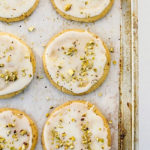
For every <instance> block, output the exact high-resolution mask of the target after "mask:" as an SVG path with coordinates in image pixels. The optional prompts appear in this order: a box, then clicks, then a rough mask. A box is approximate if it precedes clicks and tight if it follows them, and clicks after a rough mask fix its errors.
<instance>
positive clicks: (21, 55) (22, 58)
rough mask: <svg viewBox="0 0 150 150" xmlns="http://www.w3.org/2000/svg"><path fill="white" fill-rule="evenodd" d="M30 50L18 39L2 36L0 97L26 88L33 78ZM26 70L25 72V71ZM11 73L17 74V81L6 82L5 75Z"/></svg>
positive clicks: (0, 46)
mask: <svg viewBox="0 0 150 150" xmlns="http://www.w3.org/2000/svg"><path fill="white" fill-rule="evenodd" d="M30 57H31V54H30V51H29V48H28V47H27V46H26V45H24V44H23V43H21V42H20V41H19V40H18V39H16V38H14V37H12V36H10V35H8V34H3V35H0V65H4V66H3V67H0V95H7V94H10V93H13V92H16V91H19V90H21V89H23V88H24V87H26V86H27V85H28V84H29V83H30V82H31V80H32V78H33V66H32V63H31V61H30ZM24 70H25V71H24ZM7 71H9V72H10V73H11V72H17V76H18V78H17V80H15V81H9V80H7V81H6V80H5V78H7V77H6V76H5V77H3V75H4V74H5V73H6V72H7Z"/></svg>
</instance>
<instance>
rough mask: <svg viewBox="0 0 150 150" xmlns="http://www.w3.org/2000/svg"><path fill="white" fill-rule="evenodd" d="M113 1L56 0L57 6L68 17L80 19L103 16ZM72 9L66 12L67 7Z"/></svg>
mask: <svg viewBox="0 0 150 150" xmlns="http://www.w3.org/2000/svg"><path fill="white" fill-rule="evenodd" d="M110 1H111V0H54V3H55V5H56V6H57V7H58V8H59V9H60V10H61V11H62V12H65V13H66V14H68V15H71V16H73V17H78V18H87V17H93V16H97V15H99V14H101V13H102V12H103V11H104V10H105V9H106V7H107V6H108V5H109V3H110ZM68 4H71V8H70V9H69V10H68V11H65V7H67V5H68Z"/></svg>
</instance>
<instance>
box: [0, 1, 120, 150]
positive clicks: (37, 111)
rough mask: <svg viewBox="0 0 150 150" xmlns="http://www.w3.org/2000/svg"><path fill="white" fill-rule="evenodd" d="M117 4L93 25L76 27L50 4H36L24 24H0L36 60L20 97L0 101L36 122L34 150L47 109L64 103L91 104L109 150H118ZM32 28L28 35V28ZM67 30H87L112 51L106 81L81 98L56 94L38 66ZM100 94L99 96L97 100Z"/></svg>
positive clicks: (39, 143) (38, 146)
mask: <svg viewBox="0 0 150 150" xmlns="http://www.w3.org/2000/svg"><path fill="white" fill-rule="evenodd" d="M120 14H121V10H120V0H115V3H114V5H113V8H112V10H111V11H110V12H109V14H108V15H107V16H106V17H104V18H103V19H101V20H99V21H97V22H96V23H77V22H74V21H68V20H65V19H63V18H62V17H60V16H59V15H58V14H57V13H56V12H55V10H54V9H53V7H52V5H51V3H50V0H40V3H39V6H38V8H37V9H36V10H35V12H34V13H33V14H32V15H31V16H30V17H28V18H27V19H26V20H25V21H20V22H17V23H11V24H7V23H3V22H0V31H2V32H9V33H12V34H14V35H16V36H18V37H20V38H21V39H23V40H24V41H25V42H26V43H27V44H28V45H29V46H30V47H31V48H32V49H33V52H34V54H35V56H36V64H37V70H36V76H37V75H39V76H41V77H42V76H43V77H44V78H43V79H37V78H36V76H35V78H34V80H33V81H32V83H31V84H30V86H29V87H28V88H27V89H26V90H25V91H24V92H23V93H22V94H20V95H18V96H16V97H14V98H11V99H8V100H0V107H11V108H17V109H20V110H23V111H25V112H26V113H27V114H29V115H30V116H31V118H32V119H33V120H34V121H35V122H36V124H37V126H38V130H39V141H38V144H37V147H36V150H41V149H42V147H41V133H42V128H43V125H44V122H45V121H46V119H47V118H46V117H45V114H46V113H48V112H50V111H52V110H50V109H49V108H50V107H51V106H54V107H56V106H59V105H60V104H63V103H64V102H67V101H68V100H77V99H82V100H87V101H90V102H92V103H93V104H95V105H96V106H97V107H98V108H99V109H100V110H101V112H102V113H103V114H104V115H105V117H106V118H107V119H108V121H110V122H111V120H112V124H110V127H111V133H112V150H117V149H118V106H119V57H120ZM31 26H33V27H35V30H34V31H33V32H29V31H28V28H29V27H31ZM69 28H79V29H87V30H90V31H91V32H94V33H96V34H97V35H98V36H100V37H101V39H102V40H103V41H104V42H105V43H106V44H107V45H108V48H111V47H113V48H114V51H115V52H114V53H111V56H112V60H115V61H116V62H117V64H116V65H114V64H111V68H110V72H109V75H108V77H107V79H106V81H105V82H104V83H103V84H102V86H101V87H99V88H98V89H97V90H96V91H95V92H92V93H90V94H88V95H85V96H69V95H67V94H64V93H62V92H60V91H58V90H57V89H56V88H55V87H53V86H52V85H51V84H50V82H49V81H48V79H47V78H46V76H45V74H44V70H43V66H42V55H43V52H44V45H46V44H47V42H48V41H49V40H50V38H51V37H52V36H53V35H55V34H56V33H58V32H60V31H62V30H64V29H69ZM99 93H102V96H99Z"/></svg>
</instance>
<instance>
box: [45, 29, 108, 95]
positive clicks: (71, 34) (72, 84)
mask: <svg viewBox="0 0 150 150" xmlns="http://www.w3.org/2000/svg"><path fill="white" fill-rule="evenodd" d="M91 41H94V48H93V49H92V50H89V52H90V53H93V54H92V55H89V56H86V55H85V47H86V45H87V43H88V42H91ZM74 42H75V44H73V43H74ZM74 45H75V46H74ZM62 47H64V48H65V50H63V49H62ZM70 47H74V48H75V49H77V52H75V53H74V54H73V56H70V55H66V54H64V52H67V51H68V49H69V48H70ZM85 56H86V58H87V59H88V60H89V63H93V66H92V69H89V70H87V71H86V72H87V73H88V74H87V75H85V76H80V73H81V66H82V63H83V60H81V58H84V57H85ZM93 59H94V60H93ZM106 62H107V58H106V49H105V47H104V45H103V42H102V41H101V40H100V39H99V38H96V37H94V36H93V35H92V34H91V33H89V32H87V31H85V32H77V31H67V32H65V33H63V34H61V35H60V36H58V37H57V38H55V39H54V40H53V41H52V42H51V43H50V44H49V45H48V47H47V48H46V51H45V63H46V67H47V70H48V72H49V75H50V76H51V78H52V79H53V81H54V82H56V83H57V84H58V85H59V86H62V87H64V88H66V89H67V90H70V91H72V92H74V93H82V92H85V91H87V90H88V89H90V88H91V86H92V85H94V84H95V83H96V82H97V81H98V80H99V79H100V78H101V77H102V76H103V73H104V67H105V65H106ZM59 66H61V67H62V68H61V69H58V67H59ZM87 67H88V66H87ZM94 69H96V71H94ZM71 70H74V71H75V75H74V76H76V77H78V78H81V79H82V80H83V81H82V82H81V81H80V80H78V81H77V80H74V79H73V78H74V76H73V77H72V76H70V74H71V72H70V71H71ZM58 71H59V72H58ZM58 74H59V77H58V76H57V75H58ZM62 75H63V76H64V77H65V79H64V80H63V79H62ZM81 83H83V86H82V85H81Z"/></svg>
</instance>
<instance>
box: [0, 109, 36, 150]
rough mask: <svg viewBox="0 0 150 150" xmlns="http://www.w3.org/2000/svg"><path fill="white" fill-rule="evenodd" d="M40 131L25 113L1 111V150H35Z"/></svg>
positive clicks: (11, 110) (10, 110)
mask: <svg viewBox="0 0 150 150" xmlns="http://www.w3.org/2000/svg"><path fill="white" fill-rule="evenodd" d="M37 138H38V131H37V128H36V125H35V124H34V122H33V121H32V120H31V119H30V117H29V116H27V115H26V114H25V113H24V112H21V111H19V110H16V109H10V108H1V109H0V150H34V149H35V146H36V143H37Z"/></svg>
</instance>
